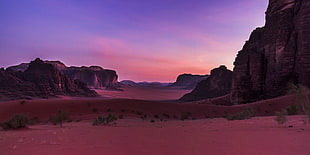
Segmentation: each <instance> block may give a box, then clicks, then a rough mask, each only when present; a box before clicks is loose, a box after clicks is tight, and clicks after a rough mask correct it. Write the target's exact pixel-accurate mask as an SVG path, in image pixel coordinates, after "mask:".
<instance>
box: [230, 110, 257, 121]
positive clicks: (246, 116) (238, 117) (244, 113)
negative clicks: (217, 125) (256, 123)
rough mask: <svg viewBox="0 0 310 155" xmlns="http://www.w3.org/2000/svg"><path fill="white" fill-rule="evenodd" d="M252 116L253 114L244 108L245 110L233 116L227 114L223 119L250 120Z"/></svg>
mask: <svg viewBox="0 0 310 155" xmlns="http://www.w3.org/2000/svg"><path fill="white" fill-rule="evenodd" d="M253 116H254V112H253V110H252V109H250V108H246V109H245V110H243V111H241V112H237V113H234V114H227V115H226V116H225V118H226V119H227V120H229V121H231V120H245V119H250V118H252V117H253Z"/></svg>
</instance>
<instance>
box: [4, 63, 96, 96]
mask: <svg viewBox="0 0 310 155" xmlns="http://www.w3.org/2000/svg"><path fill="white" fill-rule="evenodd" d="M0 91H1V92H2V93H1V94H2V95H3V94H5V95H3V96H2V97H1V99H3V100H7V99H20V98H32V97H39V98H46V97H51V96H57V95H66V96H88V97H94V96H97V93H96V92H95V91H92V90H90V89H89V88H88V87H87V86H86V85H85V84H84V83H82V82H80V81H78V80H72V79H71V78H70V77H69V76H66V75H63V74H62V73H61V72H60V71H59V70H57V69H56V68H55V67H54V66H53V65H51V64H49V63H45V62H43V61H42V60H40V59H39V58H37V59H36V60H34V61H31V63H30V64H29V66H28V68H27V69H26V70H25V71H24V72H22V71H18V72H16V71H14V70H13V69H12V68H10V69H7V70H4V69H1V70H0Z"/></svg>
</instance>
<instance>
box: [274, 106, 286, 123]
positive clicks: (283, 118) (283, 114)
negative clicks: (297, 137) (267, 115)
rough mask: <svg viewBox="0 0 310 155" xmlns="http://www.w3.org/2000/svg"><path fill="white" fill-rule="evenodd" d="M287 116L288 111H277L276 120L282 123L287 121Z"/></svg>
mask: <svg viewBox="0 0 310 155" xmlns="http://www.w3.org/2000/svg"><path fill="white" fill-rule="evenodd" d="M286 116H287V111H286V110H285V109H283V110H282V111H280V112H276V118H275V119H274V120H275V121H277V122H278V124H279V125H282V124H284V123H285V122H286V121H287V119H286Z"/></svg>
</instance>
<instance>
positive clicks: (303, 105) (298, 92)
mask: <svg viewBox="0 0 310 155" xmlns="http://www.w3.org/2000/svg"><path fill="white" fill-rule="evenodd" d="M288 93H289V94H292V95H294V100H295V103H296V104H297V105H298V106H299V107H300V109H301V110H302V111H303V112H304V113H305V115H306V116H307V119H308V121H309V122H310V102H309V96H308V88H307V87H305V86H303V85H300V84H299V85H294V84H292V83H290V84H289V85H288Z"/></svg>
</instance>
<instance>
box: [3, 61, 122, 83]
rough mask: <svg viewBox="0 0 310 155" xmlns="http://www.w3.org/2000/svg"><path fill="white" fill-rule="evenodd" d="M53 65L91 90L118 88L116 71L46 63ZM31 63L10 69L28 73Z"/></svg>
mask: <svg viewBox="0 0 310 155" xmlns="http://www.w3.org/2000/svg"><path fill="white" fill-rule="evenodd" d="M45 63H48V64H52V65H53V66H54V67H55V68H56V69H57V70H58V71H60V72H61V73H63V74H65V75H68V76H69V77H70V78H71V79H74V80H80V81H82V82H84V83H86V84H87V86H88V87H90V88H103V87H105V88H112V89H113V88H115V87H117V85H118V84H117V79H118V76H117V74H116V72H115V71H113V70H108V69H103V68H102V67H99V66H91V67H85V66H82V67H67V66H66V65H64V64H63V63H62V62H60V61H45ZM28 66H29V63H22V64H20V65H17V66H11V67H8V69H11V70H14V71H22V72H23V71H26V69H27V68H28Z"/></svg>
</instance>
